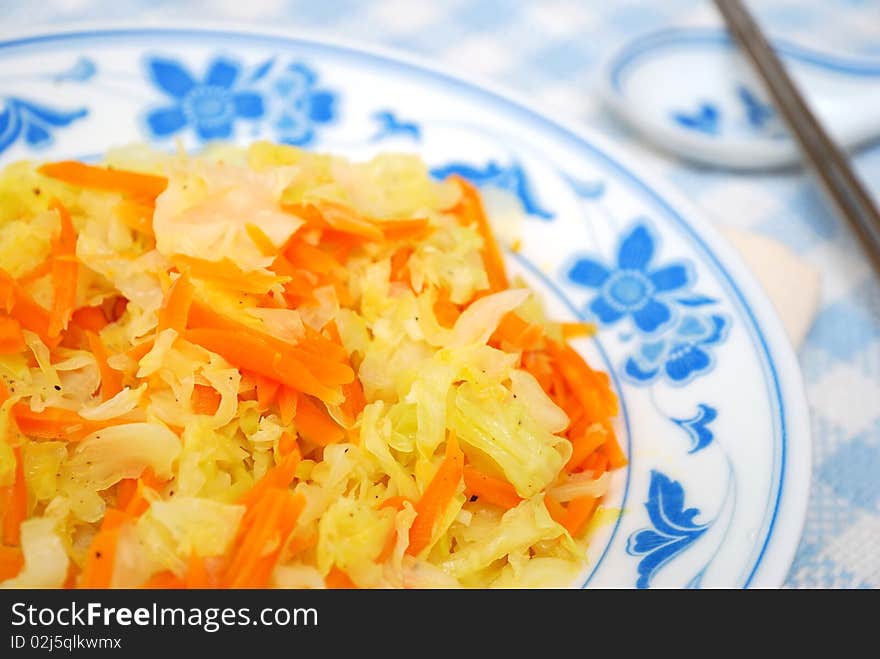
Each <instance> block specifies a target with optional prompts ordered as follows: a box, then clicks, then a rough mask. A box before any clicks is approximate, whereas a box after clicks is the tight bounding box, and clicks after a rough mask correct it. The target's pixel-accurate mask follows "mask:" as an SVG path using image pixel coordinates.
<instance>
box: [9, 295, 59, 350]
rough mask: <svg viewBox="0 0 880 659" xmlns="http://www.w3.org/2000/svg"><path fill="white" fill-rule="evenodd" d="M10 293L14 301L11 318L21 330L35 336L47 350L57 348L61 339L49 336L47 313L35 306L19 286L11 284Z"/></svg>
mask: <svg viewBox="0 0 880 659" xmlns="http://www.w3.org/2000/svg"><path fill="white" fill-rule="evenodd" d="M12 291H13V296H14V299H13V302H12V305H11V306H12V309H11V316H12V317H13V318H15V319H16V320H17V321H18V322H19V323H20V324H21V327H22V329H26V330H30V331H31V332H34V333H35V334H37V335H38V336H39V337H40V339H42V341H43V343H45V344H46V345H47V346H49V348H54V347H55V346H57V345H58V343H59V342H60V341H61V337H60V336H58V335H57V334H56V335H54V336H50V335H49V324H50V320H49V312H48V311H46V309H44V308H43V307H41V306H40V305H39V304H37V303H36V302H35V301H34V299H33V298H32V297H31V296H30V295H28V294H27V293H25V292H24V290H22V288H21V287H20V286H17V285H15V284H13V289H12Z"/></svg>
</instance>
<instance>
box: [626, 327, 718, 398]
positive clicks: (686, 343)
mask: <svg viewBox="0 0 880 659" xmlns="http://www.w3.org/2000/svg"><path fill="white" fill-rule="evenodd" d="M729 327H730V321H729V320H728V319H727V317H726V316H723V315H721V314H715V315H712V316H709V317H708V318H705V317H701V316H698V315H692V314H688V315H685V316H683V317H682V318H681V319H680V320H679V322H678V324H677V325H676V326H675V329H674V330H673V331H671V332H669V333H668V334H667V335H665V336H663V337H662V338H660V339H658V340H656V341H647V342H645V343H642V344H641V346H639V349H638V350H637V351H636V353H635V354H634V355H632V356H630V357H629V358H627V360H626V363H625V364H624V368H623V373H624V375H625V376H626V377H628V378H629V379H630V380H631V381H633V382H634V383H636V384H647V383H649V382H652V381H653V380H655V379H656V378H658V377H666V378H667V379H668V380H669V381H670V382H671V383H672V384H675V385H681V384H685V383H687V382H690V381H691V380H692V379H694V378H695V377H696V376H697V375H699V374H701V373H705V372H707V371H709V370H711V368H712V365H713V363H714V362H713V358H712V354H711V351H710V350H709V348H710V346H713V345H716V344H718V343H721V342H722V341H723V340H724V339H725V337H726V336H727V330H728V329H729Z"/></svg>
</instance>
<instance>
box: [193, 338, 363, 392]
mask: <svg viewBox="0 0 880 659" xmlns="http://www.w3.org/2000/svg"><path fill="white" fill-rule="evenodd" d="M184 336H185V337H186V339H187V340H188V341H190V342H192V343H195V344H198V345H200V346H202V347H203V348H206V349H207V350H210V351H211V352H215V353H217V354H218V355H220V356H221V357H223V358H224V359H226V360H227V361H228V362H229V363H230V364H232V365H234V366H236V367H238V368H239V369H244V370H248V371H253V372H254V373H259V374H260V375H264V376H266V377H268V378H272V379H274V380H278V381H279V382H281V383H282V384H286V385H288V386H290V387H293V388H294V389H296V390H298V391H302V392H305V393H308V394H312V395H314V396H317V397H318V398H320V399H321V400H332V399H333V398H334V394H335V391H334V390H333V389H332V388H331V387H329V386H327V385H325V384H322V382H321V381H320V380H319V379H318V378H317V377H315V375H313V374H312V373H311V372H309V370H308V369H307V368H306V367H305V366H304V365H303V364H302V362H301V361H299V360H298V359H295V358H294V357H293V356H291V355H290V352H289V351H288V352H287V354H285V351H281V350H277V349H276V348H275V346H274V345H273V342H269V341H265V340H263V339H261V338H260V337H258V336H255V335H254V334H252V333H237V332H234V331H232V330H222V329H207V328H202V329H189V330H187V331H186V333H185V335H184ZM349 371H350V369H349ZM322 375H323V374H322ZM353 376H354V374H353V373H352V377H353Z"/></svg>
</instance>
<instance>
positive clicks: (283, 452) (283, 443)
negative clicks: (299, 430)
mask: <svg viewBox="0 0 880 659" xmlns="http://www.w3.org/2000/svg"><path fill="white" fill-rule="evenodd" d="M294 451H297V452H298V451H299V445H298V444H297V442H296V437H294V436H293V435H292V434H291V433H289V432H285V433H282V434H281V438H280V439H279V440H278V455H280V456H281V457H282V458H284V457H287V456H288V455H290V454H291V453H293V452H294Z"/></svg>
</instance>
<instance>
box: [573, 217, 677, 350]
mask: <svg viewBox="0 0 880 659" xmlns="http://www.w3.org/2000/svg"><path fill="white" fill-rule="evenodd" d="M653 258H654V238H653V236H652V235H651V233H650V231H649V230H648V227H647V226H646V225H644V224H638V225H637V226H636V227H635V228H634V229H633V230H632V231H630V232H629V233H628V234H627V235H626V236H625V237H624V238H623V240H622V241H621V243H620V248H619V249H618V251H617V267H616V268H608V267H606V266H605V265H603V264H602V263H600V262H599V261H596V260H593V259H590V258H581V259H578V260H577V261H576V262H575V263H574V265H573V266H571V268H570V269H569V271H568V278H569V279H570V280H571V281H572V282H574V283H575V284H579V285H581V286H586V287H588V288H595V289H597V290H598V291H599V294H598V295H597V296H596V297H595V298H593V300H592V301H591V302H590V304H589V310H590V311H591V312H592V313H593V315H595V316H596V317H597V318H598V319H599V321H600V322H601V323H603V324H605V325H610V324H612V323H616V322H617V321H618V320H620V319H621V318H623V317H625V316H631V317H632V319H633V322H634V323H635V325H636V327H638V328H639V329H640V330H641V331H642V332H645V333H651V332H655V331H657V330H658V329H659V328H661V327H663V326H664V325H666V324H667V323H669V322H670V321H671V320H672V317H673V314H672V309H670V307H669V305H668V304H666V303H665V302H664V301H663V300H664V298H665V297H667V296H669V295H671V294H673V293H675V292H676V291H678V290H680V289H683V288H686V287H688V286H690V284H691V273H690V269H689V268H688V266H687V265H686V264H684V263H672V264H669V265H666V266H663V267H660V268H652V267H651V261H652V260H653Z"/></svg>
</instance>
